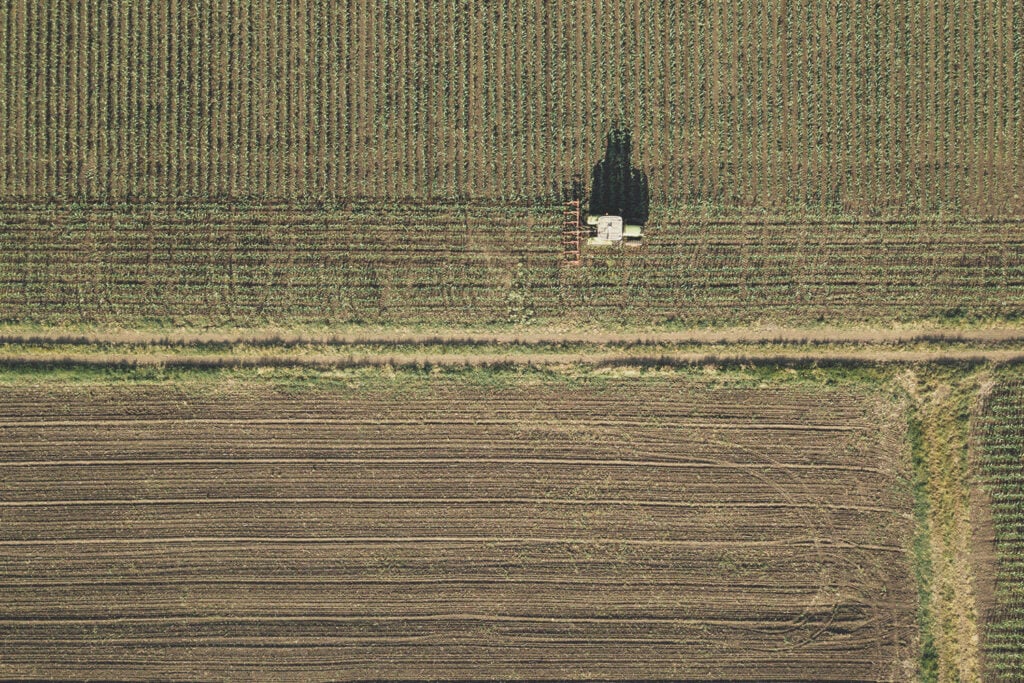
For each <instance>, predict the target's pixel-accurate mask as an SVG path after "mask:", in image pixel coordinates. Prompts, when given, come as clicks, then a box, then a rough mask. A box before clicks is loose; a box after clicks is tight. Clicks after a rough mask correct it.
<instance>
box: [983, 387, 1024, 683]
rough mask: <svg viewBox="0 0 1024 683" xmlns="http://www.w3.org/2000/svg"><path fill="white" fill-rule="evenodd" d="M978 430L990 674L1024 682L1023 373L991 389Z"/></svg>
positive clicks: (987, 653) (986, 641)
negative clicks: (990, 569)
mask: <svg viewBox="0 0 1024 683" xmlns="http://www.w3.org/2000/svg"><path fill="white" fill-rule="evenodd" d="M977 434H978V439H979V445H980V448H979V449H978V450H979V452H980V456H981V460H980V463H979V465H980V472H979V476H980V479H981V484H982V486H983V487H984V488H985V490H986V492H987V493H988V496H989V498H990V499H991V500H992V501H993V504H992V519H993V524H994V526H995V536H996V552H997V572H996V591H995V600H996V604H995V605H994V609H993V612H992V618H991V619H990V620H989V623H988V624H986V628H985V645H984V647H985V651H986V660H987V666H988V675H989V676H990V677H991V680H993V681H1000V682H1008V681H1024V543H1022V542H1021V541H1022V539H1024V378H1020V377H1016V376H1014V377H1009V378H1007V379H1006V381H1005V382H1004V383H1002V384H1000V385H998V386H997V387H996V388H995V389H994V390H993V392H992V394H991V395H990V396H989V398H988V399H987V401H986V404H985V408H984V410H983V412H982V414H981V416H980V419H979V424H978V425H977ZM986 680H989V679H988V678H986Z"/></svg>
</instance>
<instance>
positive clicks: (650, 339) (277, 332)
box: [0, 326, 1024, 346]
mask: <svg viewBox="0 0 1024 683" xmlns="http://www.w3.org/2000/svg"><path fill="white" fill-rule="evenodd" d="M920 342H933V343H942V344H951V343H960V344H996V343H1014V342H1021V343H1024V327H978V328H967V329H956V328H951V327H922V326H914V327H905V328H904V327H893V328H872V327H852V328H844V327H813V328H806V327H805V328H800V327H775V326H766V327H726V328H714V329H712V328H708V329H691V330H682V331H671V332H645V331H611V330H586V329H584V330H580V329H558V328H540V329H531V330H521V331H509V332H481V331H473V330H451V329H439V330H436V331H422V330H403V329H400V328H360V329H358V330H349V331H344V332H340V333H333V334H332V333H327V332H322V333H318V332H306V331H295V330H288V329H241V330H221V331H205V332H204V331H195V330H187V329H183V330H172V331H166V332H161V331H143V330H123V329H113V330H102V331H87V332H77V331H74V330H65V329H60V328H51V329H44V330H21V329H17V328H7V329H6V330H3V329H0V344H62V345H97V344H138V345H173V346H195V345H200V344H224V345H229V344H232V345H242V344H245V345H255V346H275V345H290V346H295V345H317V344H328V345H339V346H345V345H395V346H399V345H410V344H414V345H416V344H418V345H422V344H445V345H453V346H458V345H478V346H479V345H488V344H505V345H512V344H515V345H545V344H600V345H653V344H715V345H719V344H751V345H756V344H816V345H817V344H820V345H830V344H885V345H900V344H912V343H920Z"/></svg>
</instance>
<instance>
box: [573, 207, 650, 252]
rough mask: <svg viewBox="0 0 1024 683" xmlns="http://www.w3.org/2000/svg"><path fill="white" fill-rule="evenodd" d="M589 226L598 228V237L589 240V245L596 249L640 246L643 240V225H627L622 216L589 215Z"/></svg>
mask: <svg viewBox="0 0 1024 683" xmlns="http://www.w3.org/2000/svg"><path fill="white" fill-rule="evenodd" d="M586 222H587V226H589V227H590V228H591V229H595V228H596V233H597V234H596V235H595V236H593V237H591V238H590V239H588V240H587V244H588V245H591V246H595V247H601V246H611V245H613V244H626V245H630V246H638V245H639V244H640V240H641V239H642V238H643V231H644V229H643V226H642V225H625V224H624V223H623V221H622V216H595V215H593V214H589V215H587V221H586Z"/></svg>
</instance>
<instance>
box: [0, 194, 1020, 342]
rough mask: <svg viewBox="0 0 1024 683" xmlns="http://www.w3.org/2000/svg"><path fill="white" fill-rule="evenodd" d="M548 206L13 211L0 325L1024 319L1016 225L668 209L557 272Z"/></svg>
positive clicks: (8, 212) (30, 207)
mask: <svg viewBox="0 0 1024 683" xmlns="http://www.w3.org/2000/svg"><path fill="white" fill-rule="evenodd" d="M557 215H558V214H557V211H556V210H555V209H554V208H552V207H550V206H548V207H544V206H534V207H518V208H517V207H496V206H485V205H478V206H474V207H468V208H467V207H462V206H456V205H434V206H402V205H397V206H395V205H391V206H389V205H384V204H357V205H345V206H337V207H334V208H325V207H323V206H320V207H317V206H313V205H276V206H275V205H220V204H187V203H186V204H180V205H171V204H143V205H128V204H120V205H73V206H71V205H60V204H21V205H9V206H7V208H5V209H4V210H3V211H0V322H6V323H21V324H31V323H39V324H46V325H101V326H102V325H119V326H143V327H153V326H161V327H165V326H167V325H193V326H202V325H219V326H226V325H233V326H258V325H262V324H267V323H273V324H276V325H282V326H287V325H337V324H375V325H396V324H398V325H402V324H405V325H408V324H431V325H435V326H445V325H463V326H465V325H486V324H502V325H509V324H522V323H529V322H531V321H534V322H536V321H541V322H543V321H559V322H561V323H572V322H586V323H605V324H610V325H617V326H621V325H634V326H637V325H649V324H652V323H653V324H674V325H679V324H685V325H695V324H709V323H717V324H730V325H735V324H746V323H753V322H757V321H770V322H772V323H776V324H778V323H784V322H790V323H793V324H819V323H822V322H831V323H834V324H840V325H842V324H850V323H853V322H866V321H870V322H880V323H884V324H889V323H892V322H893V321H911V320H920V319H933V320H938V321H941V322H943V323H945V324H953V323H956V322H958V321H962V320H963V319H965V318H969V319H972V320H975V319H979V318H981V319H984V318H993V319H1004V320H1008V319H1016V318H1018V317H1019V316H1021V315H1024V237H1022V235H1024V232H1022V227H1024V224H1022V223H1021V221H1020V220H1016V219H1002V220H995V219H992V220H979V221H971V220H966V219H953V218H950V217H948V216H947V217H943V216H937V215H936V216H930V217H920V218H916V219H913V218H901V219H871V218H867V217H863V216H862V217H846V218H843V217H839V216H834V217H832V218H822V217H821V216H811V215H807V214H800V215H794V216H789V217H785V216H779V217H770V216H765V215H760V216H755V215H741V214H730V215H714V214H708V213H702V212H700V211H696V210H694V211H687V212H682V213H677V214H673V215H668V214H667V213H665V212H663V211H657V210H656V211H655V212H654V213H653V214H652V219H651V221H652V222H651V225H650V226H649V227H648V229H647V233H646V234H647V236H646V237H645V245H644V247H642V248H641V249H638V250H635V251H630V250H624V251H619V250H616V251H614V252H601V251H598V250H591V251H587V252H586V254H585V258H584V262H583V265H582V266H581V267H579V268H574V269H565V268H562V267H561V266H560V259H561V255H560V251H559V250H560V246H559V237H558V230H559V227H558V225H557Z"/></svg>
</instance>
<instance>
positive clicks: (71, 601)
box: [0, 379, 919, 681]
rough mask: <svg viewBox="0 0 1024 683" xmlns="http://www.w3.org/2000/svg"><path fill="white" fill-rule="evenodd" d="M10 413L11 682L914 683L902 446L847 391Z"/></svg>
mask: <svg viewBox="0 0 1024 683" xmlns="http://www.w3.org/2000/svg"><path fill="white" fill-rule="evenodd" d="M4 394H5V396H4V398H5V400H4V401H3V402H2V403H0V468H2V470H3V478H2V495H0V501H2V502H0V510H2V514H3V518H4V523H3V525H2V527H0V572H2V573H0V583H2V584H3V585H4V586H5V591H4V592H5V599H4V601H3V605H2V606H0V633H2V637H3V642H4V656H3V658H2V660H0V676H2V677H4V678H13V677H36V678H39V677H42V678H50V677H57V678H65V677H70V678H79V677H87V676H88V677H100V678H159V679H195V678H211V677H213V678H218V677H225V676H232V677H244V678H273V679H294V680H305V679H309V678H480V677H501V678H516V677H519V678H522V677H525V678H561V679H569V678H589V679H593V678H644V679H675V680H680V679H697V680H764V679H778V680H797V679H799V680H809V679H814V680H843V681H879V680H907V679H908V678H909V677H911V676H912V674H913V671H914V667H915V666H916V657H917V652H918V647H919V646H918V642H917V624H916V603H917V595H916V588H915V585H914V581H913V578H912V572H911V567H910V551H909V546H910V539H911V535H912V526H913V521H912V515H911V514H910V513H911V505H912V502H911V500H910V495H909V492H908V491H906V490H905V488H906V487H900V486H897V485H896V482H897V480H899V479H901V478H905V477H906V476H907V473H906V471H905V469H906V462H905V460H906V458H905V455H906V450H905V436H904V431H903V428H902V427H901V426H900V423H899V421H898V420H892V419H890V418H891V416H892V414H893V413H892V407H891V406H887V405H881V403H880V401H879V399H872V398H868V397H865V396H864V395H862V394H860V393H857V392H856V391H853V390H850V389H836V388H806V387H795V386H794V387H787V388H782V387H771V386H766V387H762V388H739V387H728V386H726V387H717V388H716V387H714V386H712V385H711V384H710V383H703V382H699V381H693V380H687V381H682V380H679V379H666V380H661V381H652V380H645V381H644V382H643V383H638V382H631V381H629V380H625V379H619V380H607V381H604V382H602V383H600V384H594V385H590V386H578V385H572V386H567V385H565V384H563V383H557V382H552V383H547V382H542V383H540V384H537V383H536V382H530V383H528V385H527V383H525V382H524V383H521V384H513V385H511V386H505V387H501V388H489V387H483V386H479V385H473V384H470V383H469V382H468V381H465V380H451V379H446V380H434V381H431V382H426V381H424V382H423V383H422V384H403V383H401V382H396V383H395V385H394V387H393V388H380V387H365V386H350V387H348V388H339V389H332V390H326V389H317V390H312V389H309V390H305V391H302V392H298V393H295V392H292V393H281V392H279V391H275V390H272V389H270V388H269V387H268V386H267V385H263V384H259V385H251V386H250V385H239V384H237V383H233V384H230V385H227V384H225V385H220V384H215V385H211V386H206V387H205V388H199V387H191V388H190V387H187V386H183V385H180V384H179V385H175V386H169V385H164V386H147V385H132V386H127V385H125V386H118V385H114V386H110V385H104V386H100V385H82V386H78V387H71V386H62V387H50V388H46V389H42V388H38V387H31V388H18V387H10V388H7V389H5V390H4Z"/></svg>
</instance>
